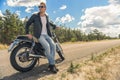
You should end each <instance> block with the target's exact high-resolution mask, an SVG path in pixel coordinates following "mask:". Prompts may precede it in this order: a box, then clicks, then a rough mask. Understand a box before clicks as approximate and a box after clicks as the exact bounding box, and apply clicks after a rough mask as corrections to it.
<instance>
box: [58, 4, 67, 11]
mask: <svg viewBox="0 0 120 80" xmlns="http://www.w3.org/2000/svg"><path fill="white" fill-rule="evenodd" d="M66 8H67V6H66V5H62V6H61V7H60V8H59V9H61V10H65V9H66Z"/></svg>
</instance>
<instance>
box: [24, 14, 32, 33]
mask: <svg viewBox="0 0 120 80" xmlns="http://www.w3.org/2000/svg"><path fill="white" fill-rule="evenodd" d="M33 22H34V15H32V16H31V17H30V19H29V20H28V21H27V23H26V25H25V33H26V34H29V26H30V25H31V24H32V23H33Z"/></svg>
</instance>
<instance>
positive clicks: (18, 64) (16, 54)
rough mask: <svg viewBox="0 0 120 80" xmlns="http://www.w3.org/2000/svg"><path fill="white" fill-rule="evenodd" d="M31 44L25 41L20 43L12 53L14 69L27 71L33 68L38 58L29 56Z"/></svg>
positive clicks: (11, 60) (11, 58)
mask: <svg viewBox="0 0 120 80" xmlns="http://www.w3.org/2000/svg"><path fill="white" fill-rule="evenodd" d="M30 48H31V45H30V44H28V43H24V44H21V45H18V46H17V47H16V48H15V49H14V50H13V51H12V53H11V55H10V63H11V65H12V66H13V68H14V69H16V70H17V71H20V72H27V71H30V70H32V69H33V67H34V66H35V65H36V62H37V59H36V58H33V57H32V58H30V57H29V51H30Z"/></svg>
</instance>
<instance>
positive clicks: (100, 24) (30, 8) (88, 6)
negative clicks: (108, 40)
mask: <svg viewBox="0 0 120 80" xmlns="http://www.w3.org/2000/svg"><path fill="white" fill-rule="evenodd" d="M40 2H45V3H46V5H47V10H46V14H47V15H48V16H49V18H50V20H52V21H53V22H54V23H55V24H56V25H58V26H59V25H60V24H62V25H65V26H66V27H70V28H72V29H80V30H81V31H83V32H85V33H89V32H90V31H92V30H94V29H98V30H99V31H100V32H103V33H104V34H106V35H108V36H111V37H118V35H119V34H120V0H0V16H4V12H5V10H6V9H9V10H10V11H11V12H12V13H16V14H18V15H19V18H20V19H21V20H24V19H25V17H26V16H28V18H29V17H30V16H31V15H32V14H34V13H36V12H39V9H38V5H39V4H40Z"/></svg>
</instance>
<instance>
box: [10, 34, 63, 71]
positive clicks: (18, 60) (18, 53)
mask: <svg viewBox="0 0 120 80" xmlns="http://www.w3.org/2000/svg"><path fill="white" fill-rule="evenodd" d="M52 34H53V36H52V39H53V40H54V42H55V44H56V52H57V53H58V55H59V57H60V59H61V61H63V60H64V59H65V57H64V53H63V49H62V47H61V45H60V43H59V40H58V39H57V37H56V34H55V33H52ZM8 52H10V53H11V54H10V63H11V65H12V67H13V68H14V69H16V70H17V71H20V72H27V71H30V70H32V69H33V68H34V66H35V65H36V63H37V61H39V59H40V58H45V57H46V56H45V49H44V48H43V47H42V45H41V44H40V43H39V42H38V39H37V38H35V37H34V36H33V38H32V39H29V38H28V36H26V35H20V36H18V37H17V38H16V39H15V40H14V41H13V42H12V43H11V45H10V47H9V49H8Z"/></svg>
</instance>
